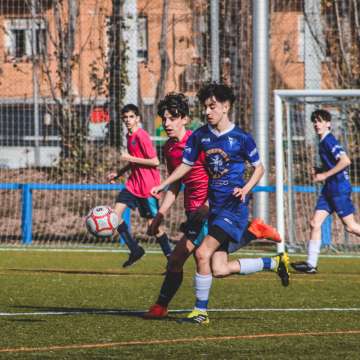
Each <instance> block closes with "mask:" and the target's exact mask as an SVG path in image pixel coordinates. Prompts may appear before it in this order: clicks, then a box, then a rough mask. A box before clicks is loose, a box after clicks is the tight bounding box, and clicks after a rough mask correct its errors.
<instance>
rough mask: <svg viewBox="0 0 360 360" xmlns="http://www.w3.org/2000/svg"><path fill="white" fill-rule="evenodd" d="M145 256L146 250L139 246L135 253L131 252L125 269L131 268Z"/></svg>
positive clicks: (124, 264)
mask: <svg viewBox="0 0 360 360" xmlns="http://www.w3.org/2000/svg"><path fill="white" fill-rule="evenodd" d="M144 254H145V250H144V249H143V248H142V247H141V246H139V248H138V249H137V250H136V251H135V252H131V253H130V255H129V258H128V259H127V260H126V261H125V262H124V263H123V268H126V267H129V266H131V265H132V264H134V263H136V262H137V261H138V260H140V259H141V258H142V257H143V256H144Z"/></svg>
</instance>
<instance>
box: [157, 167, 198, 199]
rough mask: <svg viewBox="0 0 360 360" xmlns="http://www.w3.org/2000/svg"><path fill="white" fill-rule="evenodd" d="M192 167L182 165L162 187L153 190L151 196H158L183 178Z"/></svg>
mask: <svg viewBox="0 0 360 360" xmlns="http://www.w3.org/2000/svg"><path fill="white" fill-rule="evenodd" d="M191 167H192V166H191V165H188V164H184V163H181V164H180V165H179V166H178V167H177V168H176V169H175V170H174V172H172V173H171V175H170V176H169V177H168V178H167V179H165V180H164V181H163V182H162V183H161V184H160V185H158V186H155V187H153V188H152V189H151V195H153V196H156V195H157V194H159V193H160V192H161V191H163V190H164V189H165V188H166V187H167V186H169V185H171V184H173V183H174V182H176V181H178V180H180V179H181V178H183V177H184V176H185V175H186V174H187V173H188V172H189V171H190V170H191Z"/></svg>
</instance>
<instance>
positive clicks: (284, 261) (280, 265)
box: [274, 251, 290, 286]
mask: <svg viewBox="0 0 360 360" xmlns="http://www.w3.org/2000/svg"><path fill="white" fill-rule="evenodd" d="M275 261H276V266H275V269H274V271H275V272H276V273H277V274H278V276H279V278H280V279H281V284H282V286H289V277H290V273H289V263H290V259H289V255H288V253H287V252H286V251H285V252H283V253H281V254H279V255H277V256H275Z"/></svg>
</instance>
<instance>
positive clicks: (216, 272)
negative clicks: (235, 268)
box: [212, 267, 229, 278]
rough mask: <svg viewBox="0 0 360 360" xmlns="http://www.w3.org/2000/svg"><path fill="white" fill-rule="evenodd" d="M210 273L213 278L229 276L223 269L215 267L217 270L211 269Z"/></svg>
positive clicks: (226, 270) (225, 269)
mask: <svg viewBox="0 0 360 360" xmlns="http://www.w3.org/2000/svg"><path fill="white" fill-rule="evenodd" d="M212 273H213V276H214V277H215V278H223V277H225V276H227V275H229V271H228V269H227V268H225V267H217V268H214V267H213V269H212Z"/></svg>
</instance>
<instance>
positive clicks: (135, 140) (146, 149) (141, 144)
mask: <svg viewBox="0 0 360 360" xmlns="http://www.w3.org/2000/svg"><path fill="white" fill-rule="evenodd" d="M126 137H127V149H128V152H129V154H130V155H132V156H136V157H138V158H142V159H152V158H154V157H156V156H157V154H156V150H155V148H154V146H153V144H152V141H151V139H150V136H149V134H148V133H147V132H146V131H145V130H144V129H142V128H139V129H138V130H137V131H135V132H134V133H132V134H127V136H126ZM130 166H131V174H130V176H129V178H128V180H127V182H126V184H125V186H126V188H127V190H128V191H130V192H131V193H132V194H134V195H135V196H138V197H141V198H147V197H149V196H151V195H150V190H151V189H152V188H153V187H154V186H158V185H159V184H160V171H159V170H158V169H157V168H156V167H154V166H144V165H139V164H134V163H130Z"/></svg>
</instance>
